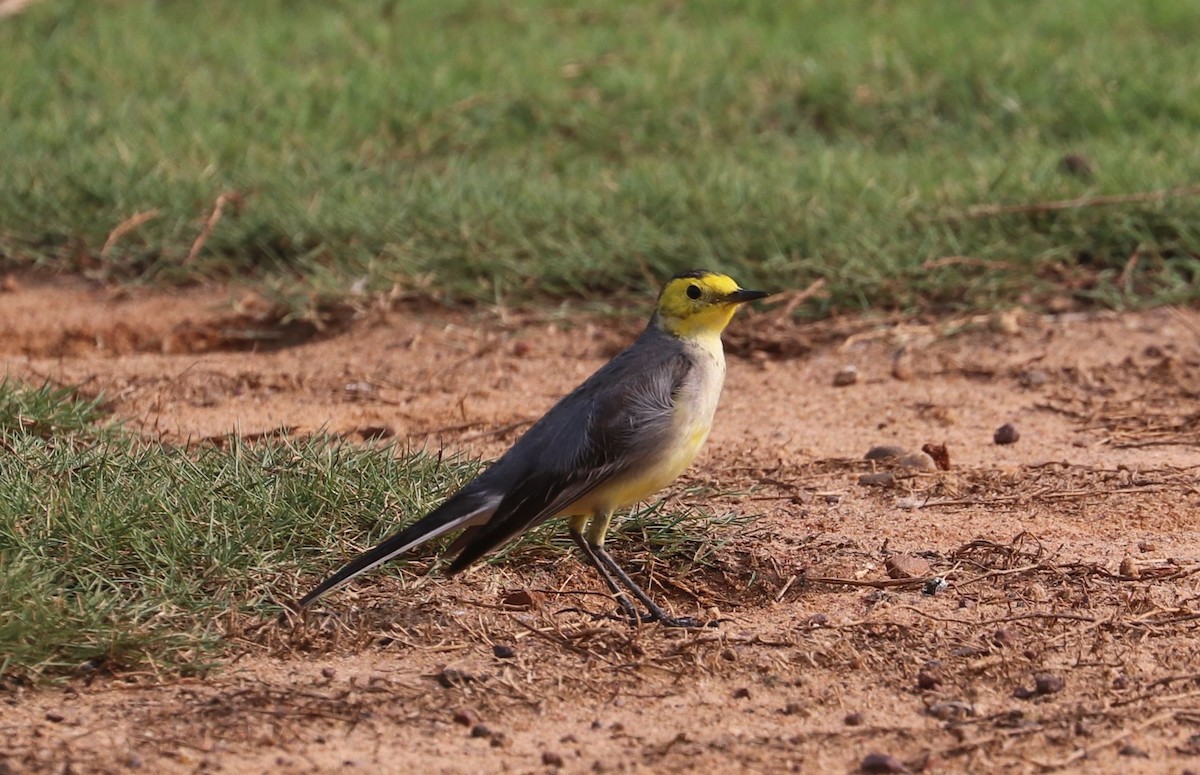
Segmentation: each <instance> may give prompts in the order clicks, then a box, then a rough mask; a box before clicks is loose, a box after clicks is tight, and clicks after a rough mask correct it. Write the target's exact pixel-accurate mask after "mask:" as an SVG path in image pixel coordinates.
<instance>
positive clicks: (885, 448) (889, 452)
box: [863, 444, 908, 460]
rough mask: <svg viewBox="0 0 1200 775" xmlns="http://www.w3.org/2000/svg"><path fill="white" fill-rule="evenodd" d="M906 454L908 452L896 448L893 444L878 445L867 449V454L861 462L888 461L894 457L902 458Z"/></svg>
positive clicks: (902, 448) (901, 448)
mask: <svg viewBox="0 0 1200 775" xmlns="http://www.w3.org/2000/svg"><path fill="white" fill-rule="evenodd" d="M907 454H908V450H907V449H905V448H904V447H897V446H895V445H893V444H880V445H879V446H875V447H871V448H870V449H868V450H867V454H865V455H863V460H889V459H891V458H894V457H904V456H905V455H907Z"/></svg>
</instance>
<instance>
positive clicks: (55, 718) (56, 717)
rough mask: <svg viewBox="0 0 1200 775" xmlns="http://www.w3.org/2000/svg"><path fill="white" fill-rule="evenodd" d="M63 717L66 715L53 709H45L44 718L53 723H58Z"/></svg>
mask: <svg viewBox="0 0 1200 775" xmlns="http://www.w3.org/2000/svg"><path fill="white" fill-rule="evenodd" d="M65 718H66V716H64V715H63V714H61V713H59V712H58V711H54V710H48V711H46V720H47V721H52V722H54V723H55V724H58V723H59V722H61V721H63V720H64V719H65Z"/></svg>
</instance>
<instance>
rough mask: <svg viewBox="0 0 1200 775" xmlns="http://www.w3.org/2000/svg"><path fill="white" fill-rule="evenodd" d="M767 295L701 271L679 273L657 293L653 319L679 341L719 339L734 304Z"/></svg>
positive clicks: (734, 306)
mask: <svg viewBox="0 0 1200 775" xmlns="http://www.w3.org/2000/svg"><path fill="white" fill-rule="evenodd" d="M769 295H770V294H767V293H764V292H762V291H745V290H742V288H741V287H740V286H738V284H737V283H736V282H734V280H733V278H732V277H729V276H727V275H723V274H717V273H716V272H708V271H705V270H703V269H698V270H693V271H690V272H681V273H680V274H677V275H675V276H674V277H672V278H671V279H670V280H667V284H666V285H664V286H663V289H662V291H661V292H660V293H659V294H658V309H657V311H656V313H655V316H654V318H655V320H656V321H657V322H658V324H659V325H660V326H662V327H663V328H664V329H666V330H667V331H669V332H670V333H672V334H674V335H675V336H678V337H682V338H690V337H697V336H719V335H720V334H721V332H722V331H724V330H725V326H727V325H729V321H730V320H732V319H733V313H734V312H735V311H736V310H737V308H738V305H740V304H744V303H745V302H747V301H753V300H754V299H761V298H763V297H764V296H769Z"/></svg>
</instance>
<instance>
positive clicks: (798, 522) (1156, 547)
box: [0, 279, 1200, 773]
mask: <svg viewBox="0 0 1200 775" xmlns="http://www.w3.org/2000/svg"><path fill="white" fill-rule="evenodd" d="M6 288H7V290H6V291H3V292H0V378H2V377H3V376H8V377H13V378H18V379H22V380H26V381H30V382H34V383H38V382H40V381H42V380H52V381H54V382H56V383H62V384H71V385H80V386H82V387H83V389H84V390H85V391H88V392H93V393H102V394H103V395H104V396H106V398H107V400H108V402H109V404H110V406H111V408H112V409H113V411H114V413H115V416H117V417H119V418H121V419H123V420H124V421H125V422H126V424H127V426H128V427H130V428H133V429H134V430H137V431H139V432H141V433H144V434H146V435H147V436H148V437H152V438H157V439H162V440H163V441H165V442H169V443H181V442H188V441H193V442H194V441H198V440H203V439H220V438H221V437H223V436H226V435H228V434H231V433H236V434H241V435H245V436H254V435H259V434H264V433H270V432H276V431H280V429H282V431H280V432H284V433H288V434H303V433H313V432H329V433H335V434H341V435H344V436H345V437H347V438H349V439H354V440H360V439H364V438H372V437H377V436H380V435H384V436H392V435H394V436H395V437H397V438H399V439H401V440H403V441H405V442H406V443H408V444H411V445H414V446H428V447H430V448H442V447H444V448H446V449H448V450H452V451H463V452H466V453H468V454H470V455H477V456H494V455H496V454H498V453H499V452H501V451H503V449H504V447H505V446H506V445H507V444H509V443H511V441H512V440H513V439H514V438H515V436H516V434H518V433H519V432H520V430H521V429H522V428H523V427H524V425H525V424H526V423H528V422H529V421H531V420H533V419H535V418H536V417H537V416H538V415H539V414H540V413H541V412H542V411H544V410H545V409H546V408H547V407H549V405H550V404H551V403H552V402H553V401H554V400H555V398H557V397H558V396H560V395H562V394H563V393H564V392H566V391H567V390H569V389H570V388H571V387H573V386H574V385H575V384H576V383H578V382H579V381H580V380H582V379H583V378H584V377H586V376H587V374H589V373H590V372H591V371H592V370H594V369H595V368H596V367H598V366H599V365H600V364H601V363H603V362H604V360H605V359H606V358H607V357H609V356H611V355H612V354H613V353H615V352H616V351H617V350H618V349H619V348H620V347H621V346H623V344H624V343H626V342H627V341H628V340H629V339H630V338H631V337H632V336H633V335H634V334H635V333H636V330H637V327H638V325H639V323H637V322H635V320H634V317H632V316H631V317H629V318H626V319H624V320H620V321H614V320H611V319H600V318H591V319H587V320H584V321H580V320H579V318H578V316H576V315H568V314H567V312H568V311H567V310H559V309H556V310H550V311H546V312H543V313H541V314H529V313H527V314H521V315H514V314H511V313H506V312H504V311H503V310H485V311H477V312H473V313H466V312H461V311H459V312H450V311H445V310H439V309H429V308H421V307H416V306H407V307H400V308H389V307H388V306H387V305H383V304H378V305H375V306H374V307H372V308H368V309H365V310H363V311H362V312H361V314H359V315H358V317H357V318H356V319H354V320H351V321H349V322H343V323H341V324H340V325H339V326H337V327H336V330H329V331H325V332H319V333H318V334H317V335H316V336H311V337H309V335H310V334H311V333H312V329H311V328H307V327H304V326H295V325H294V326H291V327H290V328H287V329H286V330H284V329H281V328H279V327H277V326H274V325H272V324H271V323H270V320H267V321H266V322H264V314H263V313H264V310H263V307H262V305H261V304H260V303H257V302H255V301H254V300H253V299H250V300H238V299H237V297H236V295H231V293H230V292H228V291H216V290H197V289H192V290H188V291H179V292H175V293H166V292H162V291H154V292H150V291H140V290H129V289H123V290H110V289H91V288H87V287H83V286H80V285H74V284H62V283H59V284H50V285H41V284H38V283H36V282H33V281H29V280H21V279H19V280H18V281H17V282H15V283H10V284H8V285H7V286H6ZM778 309H779V308H778V307H776V308H771V307H767V308H766V310H765V311H763V312H757V313H756V312H754V311H748V314H744V315H742V316H740V317H739V318H738V319H737V320H735V322H734V324H733V327H732V328H731V330H730V332H729V333H728V335H727V341H728V342H729V343H730V347H729V349H730V351H731V357H730V362H729V376H728V380H727V382H726V388H725V395H724V398H723V402H722V406H721V409H720V410H719V412H718V417H717V424H716V427H715V428H714V430H713V433H712V437H711V439H710V442H709V445H708V447H707V449H706V451H705V452H704V453H703V454H702V456H701V459H700V460H699V461H698V462H697V464H696V465H695V466H694V467H693V469H692V471H691V472H689V473H688V474H687V475H686V476H685V477H684V479H683V481H681V482H680V483H678V484H677V485H676V486H674V487H673V488H672V489H671V490H669V491H668V493H667V497H669V498H671V499H674V500H675V501H676V502H681V503H683V504H694V505H701V506H703V507H704V508H705V509H707V510H708V511H710V512H713V513H717V514H724V513H729V512H736V513H740V514H744V515H748V516H755V517H756V519H755V520H754V521H753V522H752V523H750V525H749V526H747V527H743V528H740V529H736V530H735V529H732V528H725V529H724V531H725V532H722V533H718V534H716V535H714V538H716V539H719V540H720V541H723V542H724V543H722V544H721V546H720V548H719V549H718V550H717V553H716V559H715V561H714V564H713V567H709V568H704V567H701V568H693V569H688V570H678V571H676V570H673V569H671V568H666V567H664V566H662V565H661V564H658V565H654V564H651V562H650V561H651V559H652V558H649V557H648V556H647V555H646V553H645V552H642V551H640V550H638V549H637V548H636V547H635V548H632V549H628V550H627V551H626V552H625V556H624V560H625V561H626V562H627V563H628V564H629V566H630V567H631V568H633V569H634V570H636V571H637V575H638V576H639V578H640V579H641V580H642V581H643V582H646V583H649V584H650V586H651V588H652V589H653V593H654V594H655V595H656V597H658V598H659V599H661V600H662V601H663V602H664V603H665V604H666V605H667V606H668V607H669V608H671V609H673V610H675V611H676V612H678V613H681V614H692V615H700V616H710V617H712V616H719V617H720V619H721V624H720V626H719V627H717V628H714V629H708V630H704V631H699V632H690V631H689V632H684V631H670V630H663V629H660V628H658V627H654V626H645V627H641V628H637V629H634V628H630V627H628V626H626V625H624V624H621V623H619V622H614V621H607V620H598V621H595V620H592V619H590V618H588V617H586V616H583V615H581V614H579V613H571V612H563V611H562V609H564V608H568V607H572V606H578V607H585V608H589V609H592V610H602V609H604V608H605V601H604V599H603V597H601V596H599V595H597V594H596V593H598V592H600V591H602V587H601V586H600V585H599V583H598V581H597V580H596V579H595V578H594V577H593V575H592V574H591V573H590V572H589V571H588V569H587V568H586V567H585V566H583V565H582V563H581V562H580V561H579V559H578V558H576V557H574V556H573V555H564V556H563V557H562V559H561V562H554V563H542V564H538V563H532V564H529V565H521V564H518V563H510V564H508V565H505V566H502V567H498V568H497V567H490V566H483V567H479V568H476V569H473V570H472V571H470V572H468V573H465V574H463V575H461V576H460V577H457V578H455V579H454V580H446V579H445V578H442V577H440V576H437V575H432V576H427V577H425V576H421V575H419V574H416V573H412V574H405V575H404V576H402V577H397V576H396V575H395V574H392V575H385V576H375V577H372V579H370V580H368V581H367V582H365V583H362V584H358V585H356V586H354V587H353V588H351V589H349V590H344V591H341V592H338V593H337V594H335V595H332V596H330V598H328V600H327V601H326V602H325V603H324V604H323V606H322V607H321V610H320V611H316V612H314V613H313V614H312V615H311V616H310V618H309V621H308V622H307V623H306V625H304V626H303V627H300V628H294V629H287V628H284V629H277V628H275V627H274V625H271V626H264V627H260V628H257V629H253V630H246V631H239V632H231V633H230V640H231V651H230V653H231V654H235V655H236V658H235V659H231V660H229V661H227V662H226V663H224V664H223V665H222V666H220V667H219V668H217V669H215V670H213V671H212V672H210V673H209V674H208V675H206V676H204V677H201V678H191V677H189V678H179V677H173V676H171V675H157V674H154V673H153V672H149V671H148V672H145V673H138V674H123V675H118V676H116V677H108V678H100V679H97V680H94V681H92V682H91V683H85V682H83V681H75V680H72V681H68V682H66V683H65V684H61V685H49V686H42V687H35V688H20V687H9V688H8V689H5V690H3V693H0V697H2V698H3V699H4V702H3V703H0V730H2V735H0V739H2V740H3V742H0V772H3V771H8V772H26V771H31V772H32V771H53V772H79V773H83V772H124V771H127V770H132V769H135V768H137V769H140V771H144V772H195V771H210V770H212V771H221V772H229V773H241V772H268V771H269V772H313V771H326V770H337V771H347V772H355V771H362V772H463V773H468V772H470V773H474V772H483V771H488V772H490V771H511V772H553V771H562V772H584V771H588V772H656V773H658V772H690V771H698V770H706V771H710V772H721V773H725V772H764V773H770V772H785V771H801V772H814V773H819V772H853V771H859V770H860V768H863V770H864V771H874V772H902V771H912V772H916V771H925V772H990V771H1004V772H1047V771H1078V772H1123V773H1149V772H1172V773H1182V772H1184V771H1186V770H1189V769H1191V770H1195V771H1200V315H1198V314H1197V313H1196V312H1195V311H1192V310H1179V309H1160V310H1155V311H1149V312H1139V313H1128V314H1119V315H1118V314H1111V313H1096V314H1067V315H1062V316H1057V317H1055V316H1040V315H1033V314H1022V313H1007V314H1001V315H992V316H988V315H982V316H978V317H976V318H956V319H953V320H949V319H947V320H939V321H933V322H929V323H927V324H920V325H918V324H915V323H899V322H895V321H882V322H874V323H873V322H870V321H866V320H853V321H849V320H839V321H833V322H826V323H821V324H813V325H807V326H803V325H796V324H792V323H789V322H784V321H783V320H782V319H781V318H780V317H779V313H778ZM568 319H569V320H571V324H570V325H566V324H565V323H564V321H566V320H568ZM901 348H903V350H904V353H905V354H904V355H903V356H902V357H901V358H900V361H901V363H900V367H899V369H898V370H896V371H894V362H895V361H896V354H897V352H898V350H900V349H901ZM849 365H854V366H856V367H857V381H856V382H855V383H854V384H850V385H845V386H841V387H836V386H834V377H835V375H836V374H837V373H838V372H839V371H840V370H842V369H843V368H844V367H846V366H849ZM895 373H899V374H900V376H901V377H905V378H904V379H898V378H897V377H896V376H895V375H894V374H895ZM1005 423H1011V424H1013V425H1014V426H1015V427H1016V429H1017V430H1018V431H1019V433H1020V438H1019V440H1018V441H1017V442H1016V443H1014V444H1008V445H998V444H995V443H993V433H994V432H995V431H996V429H997V428H998V427H999V426H1001V425H1003V424H1005ZM884 444H886V445H899V446H903V447H905V448H906V449H908V450H918V449H920V448H921V447H922V446H923V445H926V444H934V445H941V444H944V445H945V447H946V452H947V454H948V456H949V462H950V468H949V469H948V470H914V469H903V468H897V467H890V464H889V463H886V462H884V463H870V462H866V461H864V460H863V456H864V454H865V453H866V452H867V450H868V449H870V448H871V447H873V446H876V445H884ZM888 472H890V473H891V474H892V475H891V476H890V477H889V476H887V473H888ZM878 474H883V476H879V475H878ZM864 476H866V477H867V478H866V479H864V478H863V477H864ZM866 481H870V482H873V483H872V484H867V483H864V482H866ZM330 519H337V515H336V514H331V515H330ZM897 558H900V563H901V564H904V563H908V564H909V565H911V566H912V567H911V568H910V572H911V573H915V574H916V575H917V576H919V577H924V576H928V575H934V574H936V575H940V576H944V577H946V578H947V579H948V580H949V582H950V585H949V587H948V588H947V589H945V590H944V591H941V592H939V593H938V594H935V595H926V594H923V593H922V583H921V582H920V581H918V582H916V583H913V582H904V581H899V582H898V581H894V580H891V579H889V576H888V573H887V570H886V567H887V565H888V564H889V560H890V561H891V563H892V564H895V563H896V559H897ZM913 558H915V559H913ZM337 559H338V558H332V557H331V558H330V567H331V568H332V567H333V565H334V564H335V563H336V561H337ZM819 579H824V580H819ZM512 589H523V590H534V594H533V598H534V600H533V605H532V606H531V607H529V606H526V607H515V608H513V607H506V606H505V605H503V603H504V601H505V600H506V599H509V600H511V598H506V594H507V592H506V591H508V590H512ZM298 591H301V590H282V591H281V594H294V593H296V592H298ZM495 645H501V646H508V647H511V650H512V655H511V656H509V657H504V658H501V657H498V656H497V655H496V653H495V652H494V650H493V647H494V646H495ZM873 755H878V756H877V757H876V758H868V757H872V756H873ZM888 757H891V758H888ZM872 768H874V769H872Z"/></svg>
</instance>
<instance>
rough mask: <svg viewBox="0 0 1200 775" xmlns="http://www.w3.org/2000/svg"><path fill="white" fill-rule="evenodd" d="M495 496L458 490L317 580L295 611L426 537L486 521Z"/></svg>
mask: <svg viewBox="0 0 1200 775" xmlns="http://www.w3.org/2000/svg"><path fill="white" fill-rule="evenodd" d="M499 500H500V499H499V498H498V497H487V496H481V495H478V494H474V493H471V494H468V493H465V492H460V493H458V494H457V495H455V496H453V497H452V498H450V499H449V500H447V501H446V502H445V503H443V504H442V505H441V506H439V507H438V508H436V509H434V510H433V511H431V512H430V513H429V514H428V515H426V516H425V517H422V518H421V519H419V520H417V521H416V522H414V523H413V524H411V525H409V526H408V527H406V528H404V529H403V530H401V531H400V532H398V533H396V534H394V535H392V536H390V537H388V538H385V539H384V540H383V541H382V542H380V543H379V545H378V546H376V547H375V548H373V549H370V550H368V551H366V552H363V553H362V554H360V555H358V556H357V557H355V558H354V559H353V560H351V561H350V562H348V563H346V564H345V565H344V566H343V567H342V568H341V570H339V571H338V572H337V573H335V574H333V575H332V576H330V577H329V578H327V579H325V580H324V581H322V582H321V583H320V584H318V585H317V586H316V587H315V588H313V590H312V591H311V592H309V593H308V594H307V595H305V596H304V597H302V598H300V601H299V602H297V603H296V604H295V610H296V611H303V610H304V609H305V608H307V607H308V606H309V605H310V604H311V603H312V602H313V601H314V600H316V599H317V598H319V597H321V596H322V595H324V594H325V593H327V592H331V591H333V590H334V589H337V588H338V587H340V586H342V585H343V584H345V583H346V582H348V581H350V580H351V579H353V578H354V577H355V576H359V575H361V574H363V573H366V572H367V571H369V570H372V569H373V568H377V567H379V566H380V565H382V564H383V563H385V562H387V561H388V560H391V559H393V558H395V557H398V556H400V555H401V554H404V553H405V552H407V551H408V550H410V549H413V548H415V547H417V546H420V545H421V544H423V543H425V542H426V541H429V540H432V539H434V538H437V537H438V536H440V535H444V534H445V533H449V532H450V531H451V530H455V529H457V528H460V527H465V526H467V525H473V524H478V523H480V522H485V521H487V520H488V519H489V518H490V517H491V516H492V513H493V512H495V510H496V505H497V504H498V503H499Z"/></svg>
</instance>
